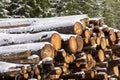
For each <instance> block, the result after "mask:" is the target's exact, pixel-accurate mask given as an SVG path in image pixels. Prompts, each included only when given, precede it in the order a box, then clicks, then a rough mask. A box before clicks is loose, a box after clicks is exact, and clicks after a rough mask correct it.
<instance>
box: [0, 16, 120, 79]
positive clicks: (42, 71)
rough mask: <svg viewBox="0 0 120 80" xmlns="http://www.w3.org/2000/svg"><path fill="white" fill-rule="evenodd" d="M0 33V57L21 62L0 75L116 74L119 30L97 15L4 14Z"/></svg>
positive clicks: (62, 76)
mask: <svg viewBox="0 0 120 80" xmlns="http://www.w3.org/2000/svg"><path fill="white" fill-rule="evenodd" d="M15 22H16V24H14V23H15ZM2 23H4V25H2ZM8 23H9V24H8ZM0 37H1V38H0V61H4V62H9V63H15V64H22V66H10V67H9V68H8V71H6V72H0V79H4V80H32V79H33V80H60V79H61V80H68V79H73V80H84V79H86V80H91V79H94V80H113V79H114V80H118V79H119V76H120V75H119V74H120V73H119V68H120V31H119V30H116V29H113V28H110V27H108V26H107V25H104V22H103V20H102V18H88V16H87V15H76V16H67V17H55V18H45V19H28V20H25V19H20V20H19V19H18V20H16V19H12V20H10V19H8V20H7V19H6V20H1V21H0ZM3 65H4V64H3ZM26 65H27V66H26ZM1 66H2V65H1ZM16 69H19V70H16Z"/></svg>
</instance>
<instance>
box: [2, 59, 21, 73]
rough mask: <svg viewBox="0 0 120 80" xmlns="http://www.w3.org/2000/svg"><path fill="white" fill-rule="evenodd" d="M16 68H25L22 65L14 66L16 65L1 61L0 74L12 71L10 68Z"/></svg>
mask: <svg viewBox="0 0 120 80" xmlns="http://www.w3.org/2000/svg"><path fill="white" fill-rule="evenodd" d="M16 66H23V65H22V64H14V63H7V62H3V61H0V73H3V72H8V71H12V70H10V69H9V68H10V67H16ZM13 70H14V69H13ZM15 70H20V69H19V68H18V69H15Z"/></svg>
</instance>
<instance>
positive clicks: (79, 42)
mask: <svg viewBox="0 0 120 80" xmlns="http://www.w3.org/2000/svg"><path fill="white" fill-rule="evenodd" d="M76 42H77V51H78V52H80V51H81V50H82V49H83V43H84V42H83V39H82V37H81V36H77V37H76Z"/></svg>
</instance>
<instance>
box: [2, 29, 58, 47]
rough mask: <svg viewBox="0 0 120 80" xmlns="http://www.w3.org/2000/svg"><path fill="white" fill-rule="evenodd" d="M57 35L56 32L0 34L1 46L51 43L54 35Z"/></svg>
mask: <svg viewBox="0 0 120 80" xmlns="http://www.w3.org/2000/svg"><path fill="white" fill-rule="evenodd" d="M54 33H57V32H56V31H48V32H40V33H35V34H6V33H0V37H1V38H0V46H2V45H4V46H5V45H11V44H12V45H13V44H22V43H32V42H43V41H48V42H50V38H51V36H52V34H54Z"/></svg>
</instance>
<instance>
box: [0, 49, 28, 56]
mask: <svg viewBox="0 0 120 80" xmlns="http://www.w3.org/2000/svg"><path fill="white" fill-rule="evenodd" d="M25 51H27V49H7V50H0V54H2V55H9V54H12V53H14V54H15V53H16V54H18V53H21V52H25Z"/></svg>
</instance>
